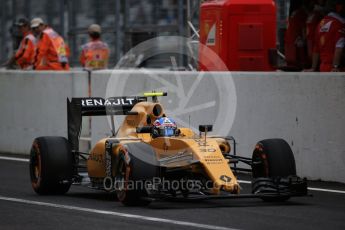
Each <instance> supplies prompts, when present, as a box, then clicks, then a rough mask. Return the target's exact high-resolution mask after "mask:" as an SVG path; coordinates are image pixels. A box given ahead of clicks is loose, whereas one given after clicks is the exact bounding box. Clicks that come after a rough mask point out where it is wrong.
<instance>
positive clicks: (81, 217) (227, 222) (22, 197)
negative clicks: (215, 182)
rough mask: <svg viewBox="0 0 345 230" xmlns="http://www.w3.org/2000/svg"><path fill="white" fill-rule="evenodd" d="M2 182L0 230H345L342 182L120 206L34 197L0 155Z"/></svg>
mask: <svg viewBox="0 0 345 230" xmlns="http://www.w3.org/2000/svg"><path fill="white" fill-rule="evenodd" d="M242 179H244V180H246V179H247V178H242ZM0 181H1V186H0V229H83V230H85V229H93V230H94V229H110V228H111V229H121V228H122V229H217V228H218V229H345V193H341V191H345V186H344V185H342V184H334V183H320V182H319V183H311V184H310V187H313V188H317V189H319V188H322V189H326V190H327V192H325V191H311V193H312V194H313V195H314V197H312V198H310V197H302V198H292V199H291V200H290V201H288V202H283V203H265V202H262V201H261V200H259V199H238V200H212V201H210V200H209V201H202V202H196V203H176V202H175V203H173V202H165V201H164V202H163V201H159V202H154V203H152V204H150V205H149V206H148V207H124V206H122V205H121V204H120V203H119V202H117V201H115V200H116V199H115V195H114V194H108V193H105V192H102V191H94V190H90V189H88V188H85V187H79V186H72V188H71V190H70V191H69V192H68V193H67V194H66V195H65V196H38V195H36V194H35V193H34V192H33V190H32V188H31V184H30V179H29V173H28V163H27V161H26V160H23V161H17V160H15V161H14V160H9V159H5V158H1V157H0ZM242 187H244V189H245V190H247V189H249V188H250V187H249V185H248V184H245V183H243V184H242ZM328 190H330V191H328ZM247 191H248V190H247Z"/></svg>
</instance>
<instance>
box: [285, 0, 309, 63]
mask: <svg viewBox="0 0 345 230" xmlns="http://www.w3.org/2000/svg"><path fill="white" fill-rule="evenodd" d="M292 3H293V4H291V13H290V15H289V19H288V26H287V29H286V32H285V37H284V49H285V60H286V64H287V66H291V67H297V68H303V67H304V65H305V64H306V62H307V53H306V41H305V40H304V38H305V27H306V21H307V17H308V14H307V11H306V9H305V7H304V2H303V1H301V0H297V1H294V2H292Z"/></svg>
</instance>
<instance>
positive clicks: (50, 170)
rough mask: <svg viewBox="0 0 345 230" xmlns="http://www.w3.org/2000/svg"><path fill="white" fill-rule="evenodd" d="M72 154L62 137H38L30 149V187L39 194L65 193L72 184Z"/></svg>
mask: <svg viewBox="0 0 345 230" xmlns="http://www.w3.org/2000/svg"><path fill="white" fill-rule="evenodd" d="M72 176H73V155H72V153H71V150H70V147H69V143H68V141H67V139H66V138H64V137H55V136H50V137H38V138H36V139H35V140H34V141H33V144H32V147H31V151H30V179H31V184H32V188H33V189H34V191H35V192H36V193H38V194H40V195H50V194H65V193H66V192H67V191H68V190H69V188H70V187H71V184H72Z"/></svg>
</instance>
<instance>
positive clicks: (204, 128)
mask: <svg viewBox="0 0 345 230" xmlns="http://www.w3.org/2000/svg"><path fill="white" fill-rule="evenodd" d="M212 129H213V125H199V132H201V133H207V132H212Z"/></svg>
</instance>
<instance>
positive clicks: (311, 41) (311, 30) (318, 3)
mask: <svg viewBox="0 0 345 230" xmlns="http://www.w3.org/2000/svg"><path fill="white" fill-rule="evenodd" d="M309 7H310V12H309V15H308V19H307V23H306V28H307V29H306V40H307V47H308V66H309V67H308V68H310V66H311V64H312V57H313V47H314V46H315V34H316V32H317V26H318V25H319V23H320V21H321V20H322V18H323V17H324V0H314V1H312V2H311V4H310V6H309Z"/></svg>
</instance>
